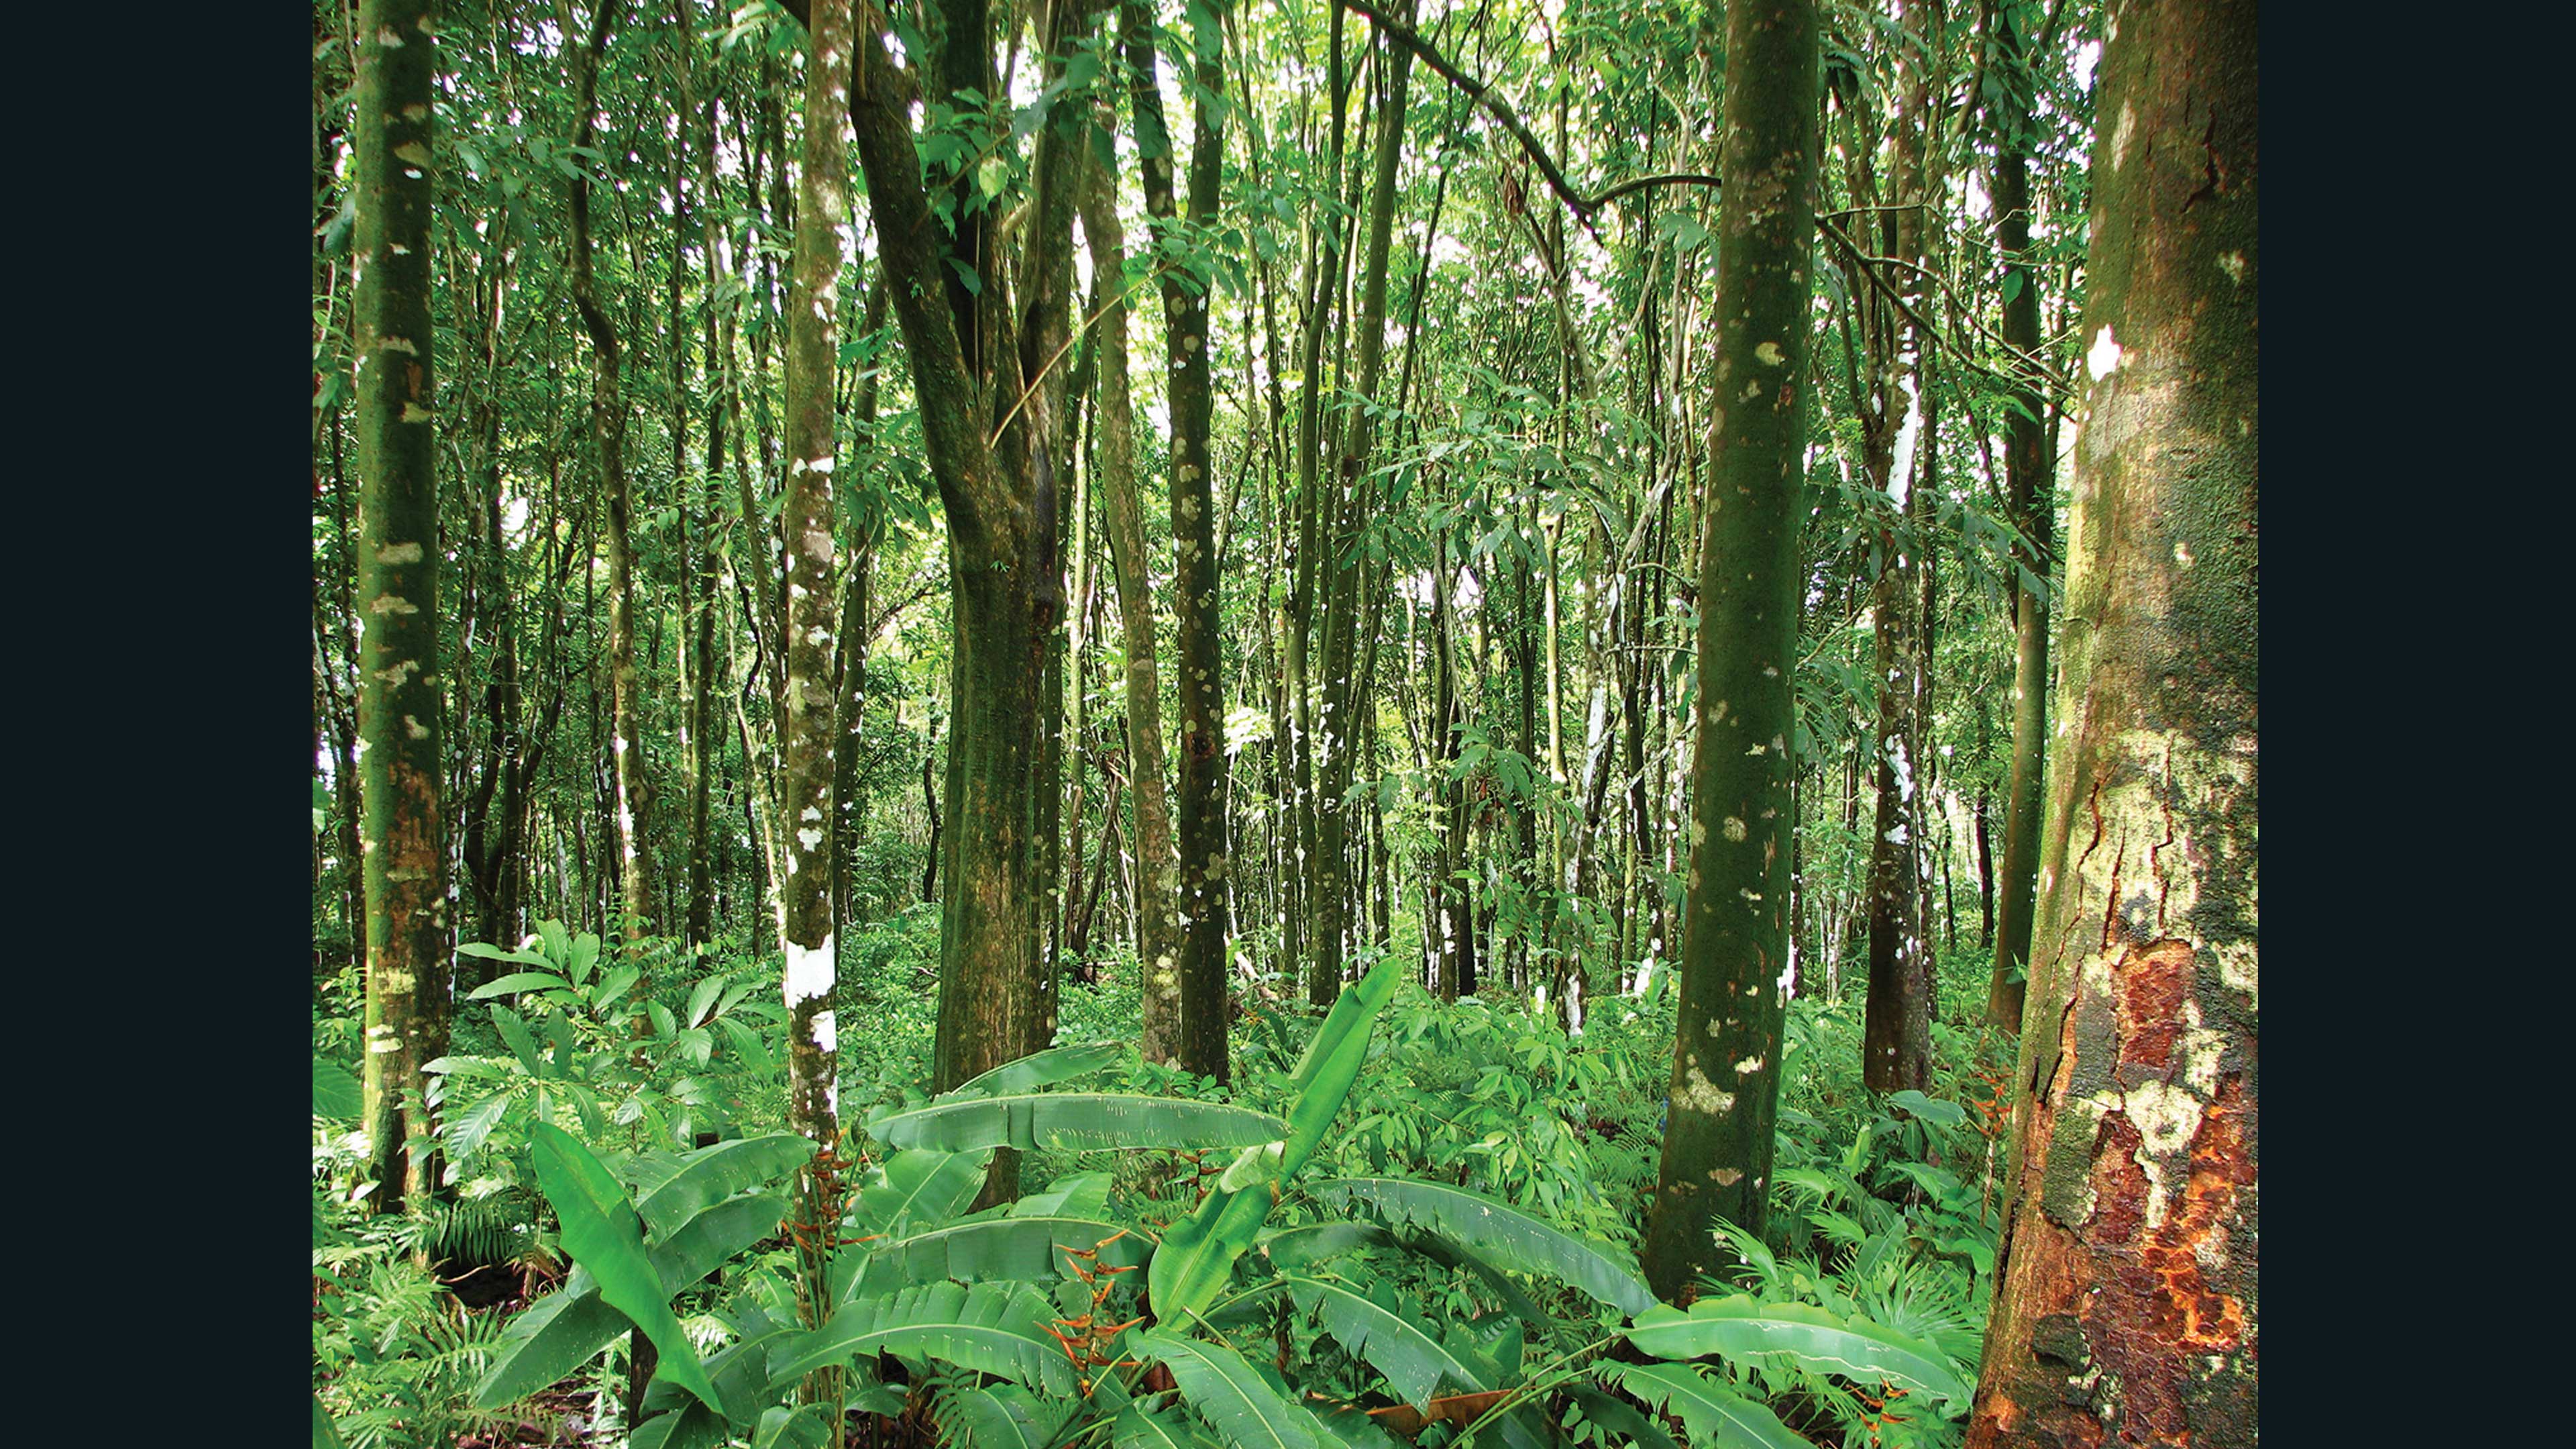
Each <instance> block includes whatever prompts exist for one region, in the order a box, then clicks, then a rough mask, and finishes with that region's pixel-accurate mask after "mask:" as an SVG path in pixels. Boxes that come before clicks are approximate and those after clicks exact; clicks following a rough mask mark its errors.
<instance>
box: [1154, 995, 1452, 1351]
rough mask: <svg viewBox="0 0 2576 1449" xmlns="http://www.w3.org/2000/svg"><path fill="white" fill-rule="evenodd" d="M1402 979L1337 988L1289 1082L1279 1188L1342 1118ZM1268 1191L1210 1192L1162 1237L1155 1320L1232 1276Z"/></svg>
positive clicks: (1209, 1297) (1198, 1305) (1172, 1315)
mask: <svg viewBox="0 0 2576 1449" xmlns="http://www.w3.org/2000/svg"><path fill="white" fill-rule="evenodd" d="M1401 975H1402V968H1401V967H1399V966H1398V965H1397V963H1396V962H1395V960H1394V959H1393V958H1389V959H1387V960H1384V961H1381V962H1379V963H1378V964H1377V966H1376V967H1375V968H1373V969H1372V970H1371V971H1370V972H1369V974H1368V975H1367V976H1366V977H1365V978H1363V979H1362V980H1361V981H1360V982H1359V983H1358V984H1356V985H1353V986H1346V987H1343V988H1342V994H1341V996H1340V997H1339V998H1338V999H1336V1000H1335V1001H1334V1002H1333V1009H1332V1012H1331V1014H1329V1015H1327V1016H1326V1017H1325V1018H1324V1024H1323V1025H1322V1026H1321V1027H1319V1028H1317V1030H1316V1032H1315V1039H1314V1040H1313V1041H1311V1042H1309V1043H1307V1046H1306V1055H1305V1056H1304V1058H1302V1059H1301V1060H1300V1061H1299V1062H1298V1064H1297V1074H1296V1076H1295V1077H1293V1078H1292V1079H1291V1080H1290V1082H1289V1087H1290V1089H1291V1090H1293V1091H1294V1092H1295V1093H1296V1099H1295V1101H1294V1102H1293V1103H1291V1104H1290V1106H1289V1109H1288V1134H1287V1136H1288V1145H1287V1148H1286V1149H1285V1150H1284V1152H1283V1153H1282V1154H1281V1157H1280V1162H1279V1170H1278V1173H1277V1178H1278V1180H1279V1181H1280V1182H1287V1181H1290V1180H1293V1179H1294V1178H1295V1177H1296V1175H1297V1170H1298V1169H1299V1168H1301V1167H1303V1166H1305V1165H1306V1159H1307V1158H1309V1157H1311V1156H1313V1155H1314V1153H1315V1148H1316V1145H1317V1144H1319V1143H1321V1142H1322V1141H1323V1140H1324V1132H1325V1130H1326V1129H1328V1128H1330V1127H1331V1126H1332V1125H1333V1118H1334V1116H1335V1115H1336V1114H1338V1113H1339V1112H1340V1111H1341V1110H1342V1099H1343V1098H1345V1097H1347V1096H1349V1095H1350V1090H1351V1083H1352V1082H1353V1081H1355V1080H1357V1079H1358V1077H1359V1074H1360V1064H1361V1063H1362V1062H1363V1061H1365V1060H1367V1058H1368V1038H1369V1025H1370V1023H1372V1022H1374V1021H1376V1020H1377V1014H1378V1012H1379V1011H1380V1010H1381V1009H1383V1008H1384V1007H1385V1005H1386V1001H1387V998H1388V997H1390V996H1392V995H1394V994H1395V983H1396V981H1397V980H1398V979H1399V978H1400V977H1401ZM1273 1191H1275V1189H1274V1188H1273V1187H1271V1186H1270V1185H1268V1184H1264V1185H1262V1186H1259V1187H1253V1188H1247V1189H1244V1190H1242V1191H1232V1192H1230V1191H1227V1190H1225V1189H1222V1188H1220V1189H1217V1190H1215V1191H1212V1192H1210V1193H1209V1194H1208V1195H1207V1197H1206V1198H1205V1199H1204V1200H1203V1201H1201V1202H1200V1203H1199V1207H1198V1211H1197V1212H1195V1213H1193V1214H1191V1215H1190V1216H1189V1217H1188V1218H1187V1219H1185V1220H1183V1221H1182V1222H1180V1223H1178V1224H1175V1225H1174V1226H1173V1228H1172V1230H1171V1231H1170V1232H1169V1233H1166V1234H1165V1235H1164V1237H1163V1245H1162V1246H1161V1247H1160V1248H1158V1249H1156V1250H1155V1252H1154V1264H1153V1267H1152V1268H1150V1269H1149V1270H1148V1271H1147V1274H1146V1276H1147V1278H1148V1279H1149V1280H1150V1281H1149V1283H1148V1285H1147V1291H1148V1292H1149V1293H1150V1294H1151V1295H1152V1298H1153V1302H1154V1312H1155V1313H1156V1314H1157V1315H1158V1316H1159V1317H1160V1318H1161V1319H1162V1320H1163V1321H1164V1322H1167V1323H1171V1322H1180V1321H1182V1320H1184V1319H1186V1318H1187V1317H1188V1316H1189V1315H1191V1314H1193V1313H1198V1312H1201V1311H1203V1310H1204V1309H1205V1308H1206V1307H1207V1306H1208V1305H1209V1304H1210V1303H1213V1302H1215V1301H1216V1296H1217V1294H1219V1293H1221V1292H1223V1291H1224V1289H1225V1285H1226V1282H1227V1280H1228V1279H1230V1278H1232V1277H1233V1275H1234V1263H1235V1260H1236V1259H1237V1258H1240V1257H1242V1256H1243V1254H1244V1253H1245V1251H1246V1250H1248V1249H1249V1248H1251V1246H1252V1242H1253V1236H1254V1235H1255V1234H1256V1233H1258V1232H1259V1231H1260V1230H1261V1224H1262V1221H1263V1220H1264V1219H1266V1218H1268V1217H1269V1216H1270V1207H1271V1202H1272V1198H1271V1194H1272V1192H1273Z"/></svg>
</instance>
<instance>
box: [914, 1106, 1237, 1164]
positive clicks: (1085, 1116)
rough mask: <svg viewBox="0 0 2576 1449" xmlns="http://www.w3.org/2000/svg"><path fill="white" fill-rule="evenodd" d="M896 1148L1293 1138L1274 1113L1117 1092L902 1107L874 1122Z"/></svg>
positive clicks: (1221, 1143)
mask: <svg viewBox="0 0 2576 1449" xmlns="http://www.w3.org/2000/svg"><path fill="white" fill-rule="evenodd" d="M868 1130H869V1131H870V1132H873V1133H875V1134H876V1136H877V1137H878V1138H879V1139H881V1140H883V1141H884V1142H885V1143H886V1144H887V1145H889V1146H892V1147H931V1148H937V1149H939V1150H941V1151H945V1152H964V1151H971V1150H973V1149H976V1148H979V1147H1016V1148H1018V1149H1020V1150H1021V1151H1023V1152H1028V1151H1033V1150H1035V1149H1037V1148H1041V1147H1054V1148H1066V1149H1073V1150H1081V1149H1085V1148H1099V1147H1243V1146H1248V1145H1250V1144H1253V1143H1257V1142H1272V1141H1276V1140H1278V1139H1279V1138H1281V1137H1285V1136H1287V1135H1288V1124H1287V1123H1285V1122H1282V1121H1280V1120H1279V1119H1278V1118H1276V1117H1273V1116H1271V1115H1270V1114H1269V1113H1267V1112H1254V1111H1251V1110H1249V1109H1246V1108H1243V1107H1229V1106H1226V1105H1224V1104H1223V1103H1219V1102H1190V1101H1179V1100H1175V1099H1172V1098H1169V1097H1145V1096H1135V1095H1131V1094H1126V1093H1111V1092H1035V1093H1020V1094H1017V1095H1013V1096H1007V1097H972V1098H967V1099H965V1100H962V1101H956V1102H939V1103H933V1104H932V1105H930V1106H927V1107H921V1108H917V1109H915V1110H913V1111H910V1112H898V1113H896V1114H894V1115H893V1116H891V1117H887V1118H884V1119H883V1120H881V1121H878V1122H876V1123H874V1124H873V1125H871V1126H870V1127H869V1129H868Z"/></svg>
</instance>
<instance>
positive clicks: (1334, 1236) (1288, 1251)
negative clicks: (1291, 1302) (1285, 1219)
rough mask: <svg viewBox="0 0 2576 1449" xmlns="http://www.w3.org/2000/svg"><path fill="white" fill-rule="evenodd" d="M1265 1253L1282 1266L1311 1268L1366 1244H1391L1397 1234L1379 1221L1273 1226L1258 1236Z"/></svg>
mask: <svg viewBox="0 0 2576 1449" xmlns="http://www.w3.org/2000/svg"><path fill="white" fill-rule="evenodd" d="M1257 1242H1258V1245H1259V1247H1260V1248H1261V1255H1262V1256H1263V1257H1265V1258H1268V1259H1269V1260H1270V1261H1271V1263H1272V1264H1273V1265H1274V1266H1276V1267H1280V1268H1308V1267H1312V1266H1314V1265H1315V1264H1317V1263H1320V1262H1323V1261H1324V1260H1325V1259H1327V1258H1337V1257H1339V1256H1341V1255H1342V1254H1344V1253H1353V1252H1357V1251H1359V1250H1360V1249H1362V1248H1384V1247H1391V1246H1393V1245H1394V1243H1395V1235H1394V1234H1393V1233H1390V1232H1388V1231H1387V1230H1386V1229H1384V1228H1382V1227H1379V1226H1378V1225H1377V1224H1375V1223H1346V1222H1322V1223H1307V1224H1305V1225H1304V1226H1302V1227H1294V1228H1273V1229H1270V1230H1269V1231H1267V1232H1264V1233H1263V1234H1262V1235H1261V1236H1260V1238H1259V1239H1258V1240H1257Z"/></svg>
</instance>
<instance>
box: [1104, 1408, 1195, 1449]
mask: <svg viewBox="0 0 2576 1449" xmlns="http://www.w3.org/2000/svg"><path fill="white" fill-rule="evenodd" d="M1109 1433H1110V1443H1111V1445H1112V1446H1113V1449H1198V1446H1199V1445H1201V1444H1204V1443H1205V1442H1207V1441H1205V1440H1203V1439H1201V1438H1200V1437H1199V1436H1198V1431H1196V1430H1195V1429H1192V1428H1191V1427H1190V1426H1189V1424H1188V1422H1187V1421H1186V1420H1184V1419H1182V1418H1181V1416H1180V1415H1178V1414H1175V1413H1172V1412H1170V1411H1169V1410H1166V1411H1164V1412H1161V1413H1154V1414H1149V1413H1147V1412H1145V1409H1144V1406H1143V1405H1141V1404H1135V1403H1129V1404H1126V1405H1124V1406H1122V1407H1121V1408H1120V1409H1119V1410H1118V1419H1117V1422H1116V1423H1114V1424H1112V1425H1111V1426H1110V1430H1109Z"/></svg>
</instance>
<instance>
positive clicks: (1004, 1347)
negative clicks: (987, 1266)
mask: <svg viewBox="0 0 2576 1449" xmlns="http://www.w3.org/2000/svg"><path fill="white" fill-rule="evenodd" d="M1053 1317H1054V1306H1053V1305H1052V1304H1050V1303H1048V1302H1047V1300H1046V1297H1045V1295H1043V1294H1041V1293H1039V1292H1038V1291H1037V1290H1036V1289H1035V1288H1032V1287H1030V1286H1029V1285H1028V1284H1026V1283H977V1284H974V1285H972V1286H971V1287H968V1286H961V1285H959V1284H955V1283H927V1284H923V1285H921V1286H920V1287H917V1288H906V1289H905V1290H903V1291H902V1292H900V1293H897V1294H895V1295H894V1296H893V1297H890V1298H862V1299H859V1300H857V1301H855V1302H852V1303H846V1304H843V1305H842V1306H841V1308H840V1310H839V1311H838V1312H836V1313H834V1314H833V1315H832V1320H831V1322H829V1323H826V1324H824V1325H823V1326H822V1327H821V1328H819V1329H816V1330H815V1331H814V1332H813V1333H811V1334H809V1335H807V1336H806V1337H805V1338H804V1339H803V1340H802V1341H801V1342H799V1343H797V1344H796V1345H795V1346H794V1347H792V1348H787V1349H783V1350H781V1351H780V1353H779V1354H777V1355H775V1356H773V1357H772V1359H771V1361H770V1372H771V1374H772V1376H773V1377H775V1378H780V1379H786V1378H801V1377H803V1376H804V1375H806V1374H808V1373H811V1372H813V1371H814V1370H815V1369H818V1368H823V1367H826V1366H829V1365H832V1364H838V1363H844V1362H847V1361H848V1360H849V1359H850V1358H852V1357H853V1356H858V1355H868V1354H879V1353H897V1354H903V1355H906V1356H909V1357H917V1358H935V1359H940V1360H943V1361H945V1362H948V1363H952V1364H956V1365H958V1366H959V1367H961V1368H969V1369H973V1370H975V1371H977V1372H979V1373H989V1374H999V1375H1000V1376H1002V1377H1003V1378H1006V1379H1010V1380H1012V1381H1013V1382H1015V1383H1023V1384H1028V1385H1030V1386H1032V1387H1034V1388H1036V1389H1038V1390H1039V1391H1040V1392H1042V1393H1049V1394H1069V1393H1071V1392H1073V1366H1072V1363H1071V1362H1070V1361H1069V1360H1068V1359H1066V1358H1065V1356H1064V1348H1063V1345H1061V1344H1059V1343H1057V1342H1056V1341H1055V1340H1054V1339H1052V1338H1050V1337H1048V1336H1047V1335H1046V1332H1045V1330H1044V1329H1043V1328H1042V1327H1041V1326H1040V1325H1042V1324H1044V1323H1046V1322H1047V1321H1049V1320H1050V1319H1052V1318H1053Z"/></svg>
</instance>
